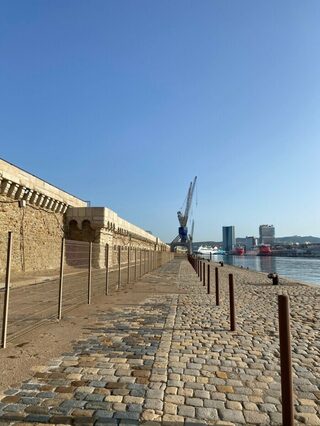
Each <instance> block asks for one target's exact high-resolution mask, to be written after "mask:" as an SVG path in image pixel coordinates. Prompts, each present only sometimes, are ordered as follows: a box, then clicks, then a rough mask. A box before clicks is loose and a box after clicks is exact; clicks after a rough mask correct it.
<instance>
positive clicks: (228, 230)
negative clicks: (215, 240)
mask: <svg viewBox="0 0 320 426" xmlns="http://www.w3.org/2000/svg"><path fill="white" fill-rule="evenodd" d="M222 241H223V250H225V251H227V252H228V251H231V250H233V249H234V247H235V245H236V237H235V230H234V226H223V227H222Z"/></svg>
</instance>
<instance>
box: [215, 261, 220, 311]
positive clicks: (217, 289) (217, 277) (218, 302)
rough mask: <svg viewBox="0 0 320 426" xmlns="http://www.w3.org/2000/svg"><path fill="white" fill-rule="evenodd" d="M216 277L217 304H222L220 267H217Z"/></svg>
mask: <svg viewBox="0 0 320 426" xmlns="http://www.w3.org/2000/svg"><path fill="white" fill-rule="evenodd" d="M215 278H216V305H217V306H219V305H220V291H219V290H220V289H219V269H218V268H217V267H215Z"/></svg>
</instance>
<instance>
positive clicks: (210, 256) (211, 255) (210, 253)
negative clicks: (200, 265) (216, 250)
mask: <svg viewBox="0 0 320 426" xmlns="http://www.w3.org/2000/svg"><path fill="white" fill-rule="evenodd" d="M211 260H212V253H211V251H210V262H211Z"/></svg>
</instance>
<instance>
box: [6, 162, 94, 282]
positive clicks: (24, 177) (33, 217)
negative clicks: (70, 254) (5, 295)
mask: <svg viewBox="0 0 320 426" xmlns="http://www.w3.org/2000/svg"><path fill="white" fill-rule="evenodd" d="M86 205H87V202H85V201H83V200H80V199H79V198H76V197H74V196H73V195H71V194H69V193H67V192H65V191H62V190H60V189H58V188H56V187H55V186H53V185H51V184H49V183H48V182H45V181H44V180H42V179H39V178H37V177H36V176H33V175H31V174H30V173H27V172H26V171H24V170H22V169H20V168H18V167H16V166H14V165H13V164H10V163H8V162H6V161H4V160H2V159H0V274H1V275H3V272H4V270H5V267H6V254H7V239H8V232H9V231H12V233H13V255H12V271H13V273H15V272H30V271H41V270H48V269H55V268H57V267H58V266H59V258H60V246H61V238H62V236H63V235H64V229H63V227H64V213H65V211H66V210H67V209H68V207H69V206H78V207H82V206H86Z"/></svg>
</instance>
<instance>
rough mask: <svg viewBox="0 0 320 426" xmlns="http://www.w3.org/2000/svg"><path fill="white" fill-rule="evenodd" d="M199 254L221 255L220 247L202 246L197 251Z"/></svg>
mask: <svg viewBox="0 0 320 426" xmlns="http://www.w3.org/2000/svg"><path fill="white" fill-rule="evenodd" d="M197 253H199V254H209V255H210V254H217V253H219V249H218V247H209V246H200V247H199V248H198V250H197Z"/></svg>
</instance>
